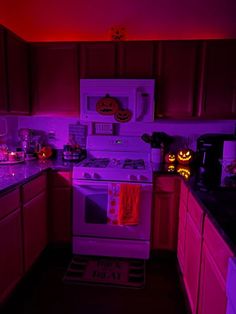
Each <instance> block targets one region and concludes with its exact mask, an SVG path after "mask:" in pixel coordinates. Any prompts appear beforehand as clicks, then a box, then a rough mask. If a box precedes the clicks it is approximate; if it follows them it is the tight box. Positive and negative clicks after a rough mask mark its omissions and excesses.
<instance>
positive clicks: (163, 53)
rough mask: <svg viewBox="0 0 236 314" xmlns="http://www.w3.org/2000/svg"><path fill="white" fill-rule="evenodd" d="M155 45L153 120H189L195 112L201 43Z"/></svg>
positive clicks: (159, 43) (172, 42)
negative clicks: (154, 113)
mask: <svg viewBox="0 0 236 314" xmlns="http://www.w3.org/2000/svg"><path fill="white" fill-rule="evenodd" d="M156 45H157V46H158V49H156V51H157V52H158V56H156V62H155V64H154V67H155V75H156V78H157V103H156V118H191V117H193V116H194V114H195V111H196V103H195V88H196V85H197V84H198V72H197V67H198V57H199V53H200V42H199V41H196V40H194V41H193V40H186V41H184V40H180V41H160V42H156Z"/></svg>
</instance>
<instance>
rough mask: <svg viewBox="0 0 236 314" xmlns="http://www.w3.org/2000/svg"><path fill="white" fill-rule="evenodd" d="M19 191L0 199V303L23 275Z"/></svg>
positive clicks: (9, 193) (11, 192)
mask: <svg viewBox="0 0 236 314" xmlns="http://www.w3.org/2000/svg"><path fill="white" fill-rule="evenodd" d="M22 251H23V246H22V226H21V212H20V192H19V189H18V188H17V189H15V190H13V191H10V192H8V193H7V194H5V195H3V196H1V197H0V252H1V254H0V278H1V279H0V303H1V302H3V301H4V300H5V298H6V297H7V296H8V295H9V294H10V292H11V291H12V290H13V288H14V287H15V285H16V284H17V282H18V281H19V280H20V278H21V276H22V275H23V256H22Z"/></svg>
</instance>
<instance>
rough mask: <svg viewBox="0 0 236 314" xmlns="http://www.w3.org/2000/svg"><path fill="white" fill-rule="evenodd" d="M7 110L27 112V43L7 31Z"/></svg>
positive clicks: (17, 112) (28, 107)
mask: <svg viewBox="0 0 236 314" xmlns="http://www.w3.org/2000/svg"><path fill="white" fill-rule="evenodd" d="M7 75H8V95H9V112H10V113H16V114H29V113H30V103H29V45H28V44H27V43H26V42H24V41H23V40H21V39H20V38H18V37H17V36H16V35H15V34H13V33H11V32H9V31H8V32H7Z"/></svg>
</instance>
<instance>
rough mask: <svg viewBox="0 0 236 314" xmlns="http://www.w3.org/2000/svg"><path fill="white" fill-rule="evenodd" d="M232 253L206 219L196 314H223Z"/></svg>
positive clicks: (225, 305)
mask: <svg viewBox="0 0 236 314" xmlns="http://www.w3.org/2000/svg"><path fill="white" fill-rule="evenodd" d="M232 256H233V252H231V250H230V249H229V247H228V246H227V244H226V243H225V242H224V240H223V239H222V237H221V236H220V234H219V233H218V231H217V230H216V228H215V227H214V226H213V224H212V222H211V221H210V219H209V218H208V217H206V219H205V225H204V242H203V253H202V263H201V279H200V293H199V308H198V314H208V313H214V314H225V313H226V307H227V295H226V278H227V271H228V262H229V258H230V257H232Z"/></svg>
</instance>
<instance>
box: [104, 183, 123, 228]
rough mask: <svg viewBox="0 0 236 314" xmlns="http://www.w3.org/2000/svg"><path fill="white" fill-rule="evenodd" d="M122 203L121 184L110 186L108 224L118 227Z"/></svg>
mask: <svg viewBox="0 0 236 314" xmlns="http://www.w3.org/2000/svg"><path fill="white" fill-rule="evenodd" d="M119 201H120V184H119V183H109V184H108V206H107V223H108V224H110V225H118V210H119Z"/></svg>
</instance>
